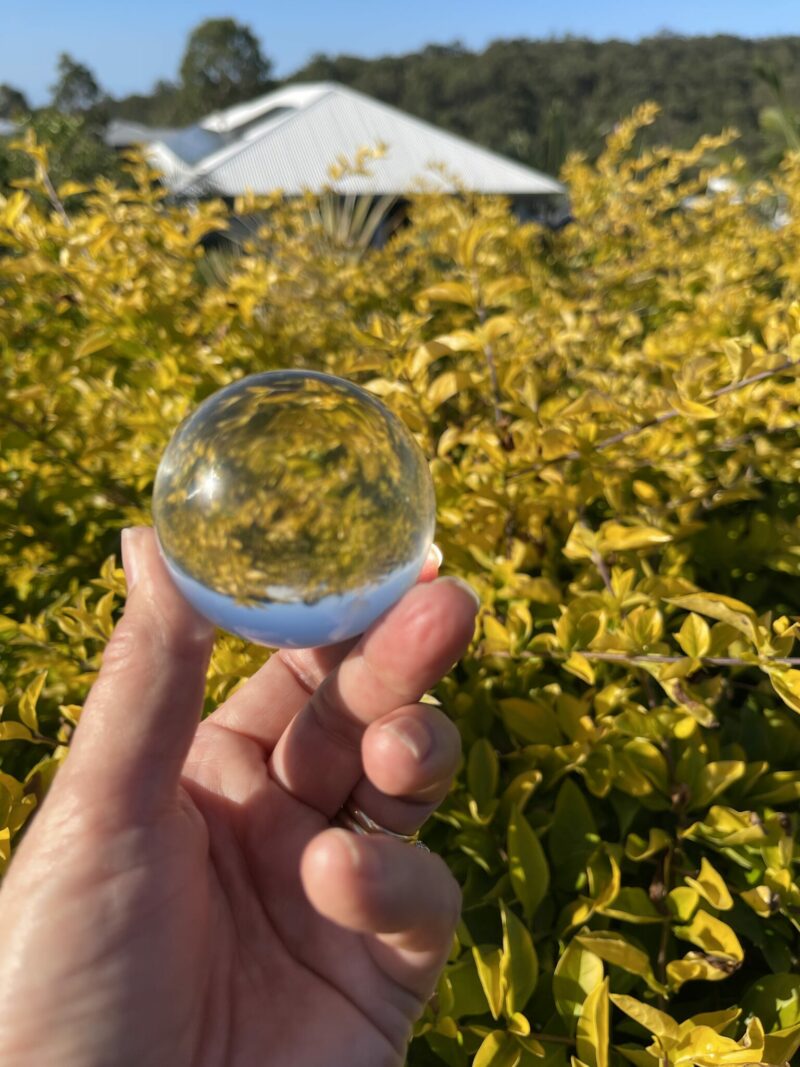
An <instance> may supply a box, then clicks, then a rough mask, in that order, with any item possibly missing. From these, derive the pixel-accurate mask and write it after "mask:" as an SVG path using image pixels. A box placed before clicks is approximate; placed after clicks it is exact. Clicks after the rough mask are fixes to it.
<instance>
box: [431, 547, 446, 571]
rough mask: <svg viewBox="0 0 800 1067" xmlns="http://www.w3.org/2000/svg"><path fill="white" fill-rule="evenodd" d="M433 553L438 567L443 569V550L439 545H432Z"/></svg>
mask: <svg viewBox="0 0 800 1067" xmlns="http://www.w3.org/2000/svg"><path fill="white" fill-rule="evenodd" d="M431 552H433V558H434V559H435V560H436V566H437V567H441V565H442V562H443V560H444V553H443V552H442V550H441V548H439V546H438V545H436V544H433V545H431Z"/></svg>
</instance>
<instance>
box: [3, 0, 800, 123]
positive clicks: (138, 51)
mask: <svg viewBox="0 0 800 1067" xmlns="http://www.w3.org/2000/svg"><path fill="white" fill-rule="evenodd" d="M228 15H229V16H232V17H233V18H236V19H238V20H239V21H240V22H245V23H247V24H249V25H250V26H252V28H253V29H254V30H255V31H256V33H257V34H258V35H259V37H260V38H261V41H262V43H263V46H264V50H265V52H266V54H267V55H269V56H270V58H271V59H272V60H273V63H274V65H275V70H276V72H277V73H278V74H280V75H287V74H290V73H291V72H292V71H294V70H296V69H297V68H298V67H299V66H300V65H301V64H302V63H303V62H304V61H305V60H306V59H308V58H309V57H310V56H311V55H312V54H313V53H315V52H327V53H329V54H337V53H340V52H348V53H350V54H353V55H364V56H375V55H384V54H387V53H395V54H396V53H402V52H407V51H412V50H414V49H416V48H419V47H420V46H421V45H424V44H427V43H430V42H436V43H449V42H452V41H455V40H460V41H462V42H463V43H464V44H465V45H467V46H468V47H470V48H481V47H483V46H484V45H486V44H487V43H488V42H489V41H492V40H495V39H497V38H502V37H548V36H553V35H555V36H562V35H564V34H567V33H572V34H576V35H579V36H587V37H592V38H595V39H598V40H601V39H603V38H607V37H622V38H626V39H629V40H630V39H636V38H638V37H642V36H647V35H648V34H653V33H657V32H658V31H659V30H662V29H669V30H672V31H674V32H676V33H685V34H706V33H717V32H724V33H736V34H740V35H742V36H748V37H767V36H771V35H773V34H800V3H798V0H763V2H762V3H753V0H670V2H668V3H664V2H663V0H662V2H657V3H654V2H650V3H648V2H647V0H604V2H598V0H558V3H555V4H553V3H541V2H538V0H402V2H398V0H392V2H391V3H390V2H389V0H266V2H265V0H261V2H258V0H227V3H223V4H222V5H220V4H219V3H208V2H206V0H132V2H124V0H43V2H38V3H37V2H35V0H31V2H25V0H0V82H9V83H10V84H12V85H16V86H18V87H19V88H22V89H23V90H24V91H25V92H26V93H27V94H28V95H29V96H30V98H31V99H32V100H33V101H34V102H35V103H43V102H44V101H45V100H46V97H47V86H48V85H49V84H50V83H51V82H52V80H53V71H54V69H55V62H56V57H57V55H58V53H59V52H61V51H67V52H70V53H72V54H73V55H74V56H75V57H76V58H78V59H80V60H81V61H82V62H84V63H87V64H88V65H89V66H90V67H91V68H92V70H94V72H95V74H96V76H97V77H98V80H99V81H100V83H101V84H102V85H103V87H104V88H105V89H107V90H109V91H110V92H112V93H114V94H115V95H120V94H124V93H130V92H146V91H148V90H149V89H150V87H151V86H152V84H153V82H154V81H155V80H156V79H157V78H160V77H167V78H170V77H174V75H175V73H176V70H177V67H178V62H179V58H180V54H181V51H182V49H183V45H184V42H185V40H186V36H187V33H188V32H189V30H190V29H192V27H194V26H195V25H197V23H198V22H200V21H201V20H202V19H204V18H210V17H219V16H228Z"/></svg>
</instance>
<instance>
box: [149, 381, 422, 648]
mask: <svg viewBox="0 0 800 1067" xmlns="http://www.w3.org/2000/svg"><path fill="white" fill-rule="evenodd" d="M153 517H154V522H155V528H156V533H157V535H158V542H159V545H160V548H161V553H162V555H163V557H164V560H165V562H166V564H167V567H168V569H169V571H170V574H171V575H172V578H173V580H174V581H175V583H176V585H177V586H178V588H179V589H180V591H181V592H182V593H183V595H184V596H185V597H186V599H187V600H188V601H189V602H190V603H191V604H192V605H193V606H194V607H195V608H196V609H197V610H198V611H199V612H200V613H201V614H202V615H205V616H206V618H208V619H210V620H211V621H212V622H214V623H216V625H218V626H220V627H222V628H223V629H224V630H228V631H230V632H231V633H235V634H239V635H240V636H241V637H244V638H247V639H248V640H250V641H255V642H258V643H259V644H264V645H270V646H273V647H283V648H301V647H311V646H315V645H325V644H331V643H332V642H335V641H342V640H345V639H346V638H348V637H352V636H354V635H355V634H358V633H361V632H362V631H363V630H365V629H366V628H367V627H368V626H369V625H370V623H372V622H373V621H374V620H375V619H377V618H378V616H379V615H381V614H383V612H384V611H386V610H387V609H388V608H389V607H391V605H392V604H394V603H395V602H396V601H397V600H399V598H400V597H401V596H402V595H403V593H404V592H406V590H407V589H409V588H410V587H411V586H412V585H413V584H414V582H415V581H416V579H417V577H418V576H419V573H420V571H421V570H422V566H423V564H424V562H425V559H426V557H427V554H428V550H429V548H430V545H431V542H432V540H433V533H434V526H435V522H436V501H435V497H434V490H433V482H432V480H431V476H430V472H429V470H428V465H427V462H426V460H425V457H424V455H423V453H422V451H421V449H420V448H419V446H418V445H417V443H416V441H415V440H414V438H413V437H412V436H411V434H410V433H409V431H408V430H407V429H406V427H405V425H404V424H403V423H402V422H401V421H400V419H398V418H397V417H396V416H395V415H393V414H392V412H391V411H389V410H388V408H386V407H385V406H384V405H383V404H381V403H380V401H379V400H377V399H376V398H375V397H374V396H372V395H371V394H369V393H367V392H365V391H364V390H363V389H360V388H359V387H358V386H356V385H353V384H352V383H351V382H347V381H344V380H343V379H341V378H334V377H333V376H331V375H328V374H319V373H317V372H314V371H302V370H280V371H269V372H267V373H264V374H254V375H251V376H250V377H247V378H242V379H240V380H239V381H237V382H234V383H233V384H232V385H229V386H227V387H226V388H224V389H221V390H220V391H219V392H217V393H214V394H213V396H210V397H208V398H207V399H206V400H205V401H204V402H203V403H202V404H201V405H200V407H199V408H197V410H196V411H195V412H194V413H193V414H191V415H190V416H189V417H188V418H187V419H186V420H185V421H184V422H183V423H182V424H181V425H180V426H179V427H178V429H177V430H176V432H175V435H174V436H173V438H172V440H171V441H170V443H169V445H168V446H167V448H166V451H165V452H164V455H163V457H162V459H161V463H160V465H159V468H158V473H157V474H156V481H155V489H154V492H153Z"/></svg>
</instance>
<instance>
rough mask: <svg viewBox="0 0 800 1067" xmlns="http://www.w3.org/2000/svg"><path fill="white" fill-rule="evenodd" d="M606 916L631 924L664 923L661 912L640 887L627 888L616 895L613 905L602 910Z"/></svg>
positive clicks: (608, 905)
mask: <svg viewBox="0 0 800 1067" xmlns="http://www.w3.org/2000/svg"><path fill="white" fill-rule="evenodd" d="M602 912H603V914H604V915H608V916H610V917H611V918H612V919H622V921H623V922H629V923H660V922H663V921H664V917H663V916H662V914H661V912H660V911H659V910H658V909H657V908H656V906H655V904H653V902H652V900H651V899H650V897H649V896H648V895H647V893H646V892H645V891H644V889H642V888H641V887H639V886H625V887H624V888H622V889H620V891H619V893H617V894H616V896H615V898H614V900H613V902H612V903H611V904H607V905H604V906H603V908H602Z"/></svg>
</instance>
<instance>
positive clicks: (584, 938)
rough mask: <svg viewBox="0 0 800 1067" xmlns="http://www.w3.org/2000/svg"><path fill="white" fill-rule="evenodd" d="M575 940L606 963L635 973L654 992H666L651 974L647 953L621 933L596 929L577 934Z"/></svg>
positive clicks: (629, 972)
mask: <svg viewBox="0 0 800 1067" xmlns="http://www.w3.org/2000/svg"><path fill="white" fill-rule="evenodd" d="M576 940H577V941H578V943H579V944H581V945H583V947H584V948H587V949H589V951H590V952H594V954H595V955H596V956H599V957H600V959H601V960H605V961H606V963H613V964H614V966H615V967H620V968H621V969H622V970H623V971H627V972H628V974H636V975H638V976H639V977H640V978H643V979H644V980H645V982H646V983H647V985H648V986H649V987H650V988H651V989H652V990H653V991H654V992H656V993H664V992H666V987H665V986H663V985H662V984H661V983H660V982H659V981H657V979H656V977H655V975H654V974H653V968H652V966H651V964H650V957H649V956H648V955H647V953H646V952H643V951H642V950H641V949H640V948H636V947H635V946H634V945H631V944H630V943H629V942H628V941H626V940H625V938H624V937H623V936H622V935H621V934H615V933H611V932H608V931H597V932H595V933H591V934H577V935H576Z"/></svg>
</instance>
